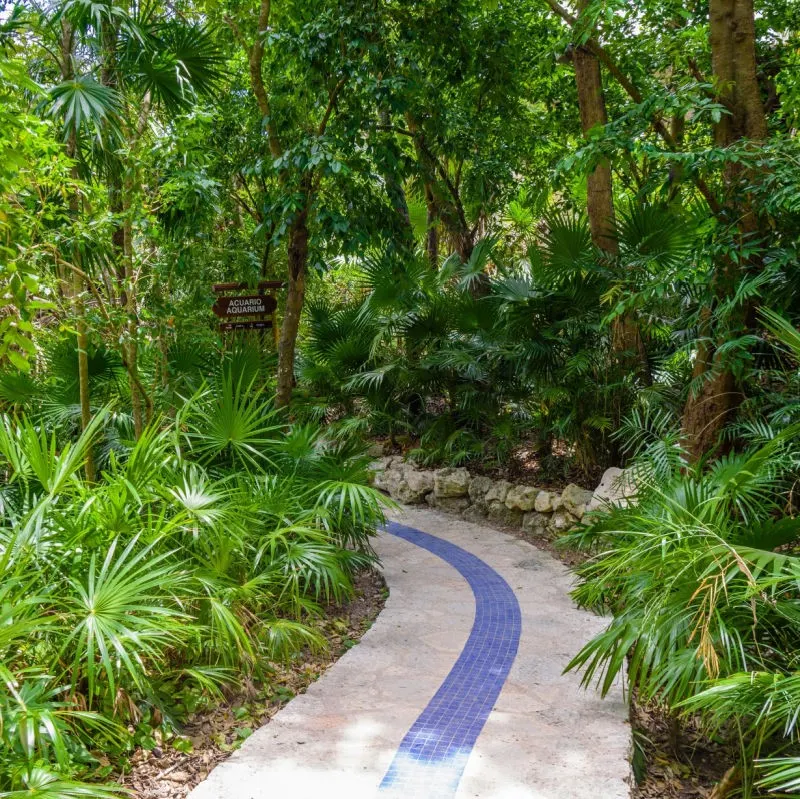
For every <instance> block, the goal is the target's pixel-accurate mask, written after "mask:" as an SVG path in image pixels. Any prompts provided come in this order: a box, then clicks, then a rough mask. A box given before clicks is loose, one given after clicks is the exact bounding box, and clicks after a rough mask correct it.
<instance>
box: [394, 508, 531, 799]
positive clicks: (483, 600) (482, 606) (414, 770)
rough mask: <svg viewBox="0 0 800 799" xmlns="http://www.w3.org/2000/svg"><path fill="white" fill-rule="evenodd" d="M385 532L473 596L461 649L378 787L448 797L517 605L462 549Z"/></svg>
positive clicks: (513, 647)
mask: <svg viewBox="0 0 800 799" xmlns="http://www.w3.org/2000/svg"><path fill="white" fill-rule="evenodd" d="M386 529H387V531H388V532H389V533H391V534H392V535H396V536H398V537H399V538H402V539H404V540H406V541H408V542H410V543H412V544H416V545H417V546H419V547H422V548H423V549H427V550H428V551H429V552H432V553H433V554H434V555H437V556H438V557H440V558H441V559H442V560H444V561H446V562H447V563H449V564H450V565H451V566H453V567H454V568H455V569H457V570H458V571H459V572H460V573H461V575H462V576H463V577H464V579H465V580H466V581H467V582H468V583H469V587H470V588H471V589H472V593H473V594H474V595H475V621H474V623H473V625H472V631H471V632H470V635H469V638H468V639H467V643H466V644H465V645H464V649H463V650H462V652H461V654H460V655H459V658H458V660H457V661H456V663H455V665H454V666H453V668H452V669H451V670H450V673H449V674H448V675H447V677H445V680H444V682H443V683H442V684H441V686H440V687H439V690H438V691H437V692H436V695H435V696H434V697H433V699H431V701H430V703H429V704H428V706H427V707H426V708H425V709H424V710H423V711H422V713H421V714H420V716H419V718H418V719H417V720H416V721H415V722H414V724H413V726H412V727H411V729H410V730H409V731H408V732H407V733H406V736H405V738H403V740H402V742H401V743H400V747H399V748H398V750H397V753H396V754H395V757H394V760H393V761H392V764H391V766H389V770H388V771H387V772H386V776H385V777H384V778H383V781H382V782H381V785H380V793H381V794H390V795H396V796H398V797H399V796H403V797H408V799H412V797H425V799H447V798H448V797H453V796H455V793H456V790H457V788H458V783H459V781H460V780H461V775H462V774H463V772H464V768H465V766H466V764H467V759H468V758H469V755H470V752H471V751H472V748H473V747H474V745H475V741H476V740H477V739H478V735H479V734H480V732H481V730H482V729H483V726H484V724H486V720H487V719H488V718H489V713H490V712H491V711H492V708H493V706H494V703H495V702H496V701H497V697H498V695H499V694H500V691H501V689H502V687H503V683H505V681H506V678H507V677H508V672H509V670H510V669H511V664H512V663H513V662H514V658H515V657H516V654H517V649H518V648H519V637H520V632H521V629H522V620H521V616H520V610H519V603H518V602H517V598H516V597H515V596H514V592H513V591H512V590H511V587H510V586H509V585H508V583H507V582H506V581H505V580H504V579H503V578H502V577H501V576H500V575H499V574H498V573H497V572H496V571H495V570H494V569H492V568H491V567H490V566H488V565H487V564H486V563H484V562H483V561H482V560H481V559H480V558H477V557H475V555H472V554H471V553H469V552H467V551H466V550H464V549H462V548H461V547H458V546H456V545H455V544H451V543H450V542H449V541H444V540H443V539H441V538H437V537H436V536H433V535H429V534H428V533H423V532H420V531H419V530H414V529H413V528H411V527H405V526H403V525H402V524H396V523H394V522H391V523H389V524H388V525H387V528H386Z"/></svg>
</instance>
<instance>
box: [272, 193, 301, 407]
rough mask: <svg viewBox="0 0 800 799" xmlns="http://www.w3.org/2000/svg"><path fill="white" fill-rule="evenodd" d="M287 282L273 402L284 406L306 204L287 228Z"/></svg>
mask: <svg viewBox="0 0 800 799" xmlns="http://www.w3.org/2000/svg"><path fill="white" fill-rule="evenodd" d="M288 256H289V285H288V288H287V291H286V305H285V307H284V311H283V323H282V325H281V338H280V343H279V345H278V386H277V392H276V395H275V404H276V405H277V406H278V407H279V408H282V407H285V406H286V405H288V404H289V401H290V400H291V398H292V390H293V388H294V358H295V348H296V345H297V334H298V332H299V330H300V319H301V316H302V313H303V304H304V302H305V295H306V263H307V261H308V206H306V208H304V209H303V210H302V211H301V212H300V213H299V214H298V216H297V219H295V221H294V223H293V225H292V227H291V229H290V231H289V250H288Z"/></svg>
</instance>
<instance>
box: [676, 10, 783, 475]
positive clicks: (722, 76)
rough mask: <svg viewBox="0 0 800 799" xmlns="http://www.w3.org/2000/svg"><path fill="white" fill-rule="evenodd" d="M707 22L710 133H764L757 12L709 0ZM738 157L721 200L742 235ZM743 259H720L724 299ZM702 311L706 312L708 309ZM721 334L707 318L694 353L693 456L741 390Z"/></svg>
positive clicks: (718, 286)
mask: <svg viewBox="0 0 800 799" xmlns="http://www.w3.org/2000/svg"><path fill="white" fill-rule="evenodd" d="M709 22H710V41H711V66H712V71H713V77H714V85H715V88H716V92H717V100H718V101H719V102H720V103H722V104H723V105H724V106H725V107H726V109H727V110H728V112H729V113H728V114H724V115H723V116H722V118H721V119H720V121H719V122H718V123H717V125H716V126H715V129H714V141H715V143H716V144H717V146H719V147H728V146H730V145H732V144H735V143H736V142H738V141H740V140H742V139H749V140H752V141H762V140H764V139H765V138H766V137H767V133H768V131H767V120H766V114H765V112H764V105H763V102H762V99H761V92H760V89H759V86H758V77H757V64H756V47H755V18H754V11H753V2H752V0H710V2H709ZM744 177H745V176H744V174H743V169H742V167H741V165H740V164H737V163H727V164H726V165H725V167H724V173H723V186H724V192H725V196H724V198H723V203H722V206H723V208H724V209H725V210H726V212H727V214H728V218H729V219H730V220H731V221H736V223H737V224H738V227H739V229H740V231H741V233H742V235H743V236H745V237H747V236H752V235H753V234H756V233H758V231H759V227H760V222H759V219H758V214H757V213H756V211H755V210H754V209H753V207H752V205H751V204H750V201H749V199H748V198H747V197H743V196H742V193H741V183H742V179H743V178H744ZM760 267H761V261H760V259H759V258H758V257H756V258H755V259H751V262H750V263H748V264H745V265H744V268H745V269H750V270H757V269H759V268H760ZM741 269H742V266H740V265H739V264H737V263H735V262H734V261H733V260H732V259H730V258H728V257H723V258H722V259H721V260H720V262H719V264H718V265H717V276H716V278H715V281H714V282H715V285H714V295H715V300H716V299H719V300H725V299H726V298H727V297H729V296H730V295H731V293H732V292H735V291H736V286H737V284H738V280H739V276H740V275H739V272H740V270H741ZM751 315H752V314H751V313H750V310H749V309H747V308H744V309H743V310H742V312H741V327H742V329H743V331H746V328H747V324H748V317H750V316H751ZM704 316H705V318H706V319H709V320H710V319H711V316H712V314H711V309H710V308H707V309H705V312H704ZM723 343H724V336H722V335H721V334H720V335H715V333H714V331H713V329H711V326H710V325H709V330H708V331H707V335H706V338H705V340H704V341H703V342H702V343H701V345H700V346H698V348H697V352H696V354H695V364H694V377H695V378H697V379H702V383H701V384H700V386H699V388H698V389H697V390H696V391H692V392H690V395H689V397H688V398H687V400H686V405H685V406H684V411H683V422H682V426H683V433H684V445H685V446H686V448H687V450H688V452H689V454H690V456H691V458H692V459H693V460H694V461H697V460H698V459H700V458H701V457H702V456H703V455H704V454H706V453H708V452H711V451H713V450H714V448H715V447H716V446H717V444H718V442H719V438H720V433H721V432H722V430H723V429H724V427H725V426H726V425H727V424H728V423H729V422H730V421H731V419H732V418H733V416H734V414H735V413H736V410H737V409H738V407H739V405H740V404H741V401H742V398H743V395H742V392H741V391H740V390H738V388H737V386H736V381H735V379H734V376H733V374H732V372H731V369H730V365H729V364H727V363H726V362H725V361H724V359H723V358H722V357H721V356H720V353H719V346H720V345H721V344H723Z"/></svg>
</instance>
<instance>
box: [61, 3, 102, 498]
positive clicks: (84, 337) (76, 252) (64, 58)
mask: <svg viewBox="0 0 800 799" xmlns="http://www.w3.org/2000/svg"><path fill="white" fill-rule="evenodd" d="M73 46H74V32H73V30H72V27H71V25H70V24H69V22H67V20H66V19H65V18H62V20H61V76H62V78H63V79H64V80H70V79H71V78H72V77H74V68H73V63H72V50H73ZM66 153H67V157H68V158H70V159H73V165H72V170H71V175H72V181H73V183H74V184H76V185H77V183H78V182H79V180H80V171H79V169H78V164H77V162H75V159H76V158H77V157H78V136H77V132H76V131H75V130H74V129H73V130H72V132H71V133H70V135H69V138H68V139H67V145H66ZM80 209H81V199H80V197H79V195H78V193H77V189H75V190H73V191H72V192H71V194H70V196H69V212H70V216H71V217H72V219H73V224H77V222H78V220H79V218H80ZM72 261H73V264H74V266H75V267H77V269H76V270H73V273H72V303H73V308H74V309H75V330H76V344H77V348H78V396H79V402H80V407H81V429H82V430H86V428H87V427H89V425H90V424H91V421H92V404H91V396H90V392H89V334H88V326H87V324H86V313H85V307H84V302H83V289H84V286H83V279H82V278H81V276H80V270H81V266H82V264H81V253H80V249H79V247H78V245H77V244H76V245H75V247H74V249H73V252H72ZM84 470H85V473H86V480H87V482H89V483H93V482H94V481H95V464H94V451H93V449H92V446H91V444H90V445H89V446H88V447H87V448H86V462H85V464H84Z"/></svg>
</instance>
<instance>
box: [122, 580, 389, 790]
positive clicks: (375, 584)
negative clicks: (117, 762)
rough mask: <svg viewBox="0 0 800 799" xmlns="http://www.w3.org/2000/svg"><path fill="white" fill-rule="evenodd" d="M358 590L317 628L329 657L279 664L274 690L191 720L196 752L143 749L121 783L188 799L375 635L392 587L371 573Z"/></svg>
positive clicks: (255, 689) (248, 693)
mask: <svg viewBox="0 0 800 799" xmlns="http://www.w3.org/2000/svg"><path fill="white" fill-rule="evenodd" d="M355 586H356V593H355V596H354V597H353V599H352V600H351V601H350V602H349V603H347V604H346V605H345V606H342V607H337V606H331V607H329V608H327V609H326V614H325V616H324V618H322V619H321V620H320V621H319V622H318V623H317V627H318V628H319V630H320V631H321V632H322V633H323V635H324V636H325V638H326V639H327V641H328V651H327V652H326V653H325V654H322V655H312V654H311V653H305V656H304V657H302V658H298V659H297V660H296V661H295V662H293V663H291V664H289V665H287V666H281V665H278V664H276V665H275V667H274V668H275V675H274V678H273V679H272V680H270V683H269V685H263V686H258V685H248V686H246V688H245V690H244V691H243V692H242V693H240V694H237V695H235V696H231V697H230V698H229V699H228V700H227V701H226V702H224V703H222V704H220V705H217V706H216V707H214V708H213V709H210V710H206V711H203V712H200V713H197V714H194V715H192V716H190V717H189V719H188V721H187V723H186V726H185V728H184V729H183V731H182V733H183V740H185V741H186V748H190V751H188V752H181V751H178V750H177V749H176V748H174V747H172V746H164V747H163V748H162V747H160V746H156V747H155V748H153V749H151V750H147V749H137V750H136V752H135V753H134V754H133V756H132V758H131V762H132V766H133V768H132V770H131V772H130V773H129V774H126V775H122V776H117V777H116V779H117V781H118V782H119V783H120V784H122V785H124V786H125V787H126V788H128V789H129V790H131V791H132V792H133V794H134V795H135V796H136V797H139V799H183V797H185V796H186V795H187V794H188V793H189V791H190V790H191V789H192V788H194V787H195V785H197V784H198V783H200V782H202V781H203V780H204V779H205V778H206V776H207V775H208V773H209V771H211V769H212V768H213V767H214V766H215V765H216V764H217V763H219V762H220V761H221V760H224V759H225V758H226V757H228V756H229V755H230V754H231V753H232V752H234V751H235V750H236V749H237V748H238V745H239V744H240V743H241V742H242V741H243V740H245V739H246V738H247V737H248V736H249V735H250V734H251V733H252V731H253V730H255V729H257V728H258V727H261V726H263V725H264V724H267V723H268V722H269V720H270V719H271V718H272V716H274V715H275V714H276V713H277V712H278V711H279V710H280V709H281V708H282V707H283V706H284V705H285V704H286V703H287V702H288V701H289V700H290V699H291V698H292V697H294V696H295V695H296V694H298V693H303V692H304V691H305V689H306V688H307V687H308V686H309V685H310V684H311V683H312V682H314V681H315V680H317V679H318V678H319V676H320V675H321V674H322V673H323V672H324V671H325V670H326V669H327V668H328V667H329V666H330V665H331V664H333V663H334V662H335V661H336V660H337V659H338V658H339V657H341V655H342V654H344V653H345V652H346V651H347V650H348V649H350V647H352V646H354V645H355V644H356V643H357V642H358V640H359V639H360V638H361V636H362V635H363V634H364V633H365V632H366V631H367V630H368V629H369V627H370V626H371V625H372V622H373V621H374V620H375V618H376V616H377V615H378V613H380V611H381V608H382V607H383V605H384V603H385V601H386V585H385V583H384V581H383V578H382V577H381V576H380V575H379V574H378V573H377V572H376V571H365V572H362V573H361V574H359V575H358V576H357V578H356V580H355Z"/></svg>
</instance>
